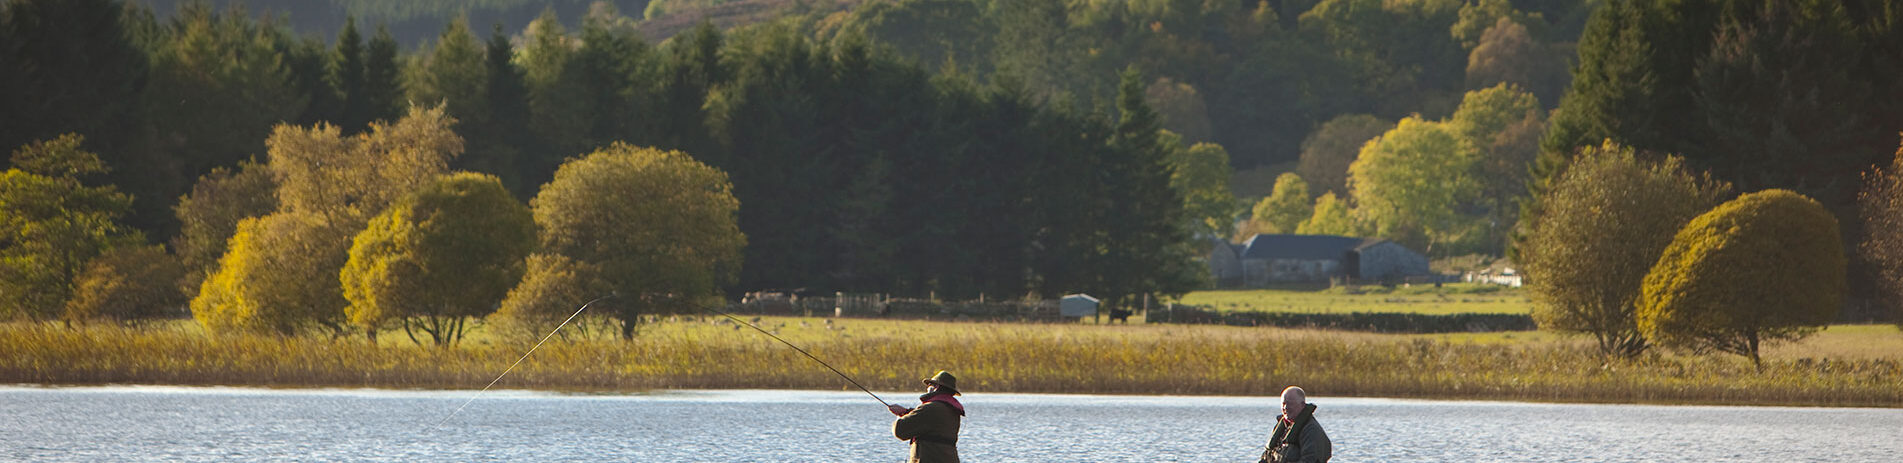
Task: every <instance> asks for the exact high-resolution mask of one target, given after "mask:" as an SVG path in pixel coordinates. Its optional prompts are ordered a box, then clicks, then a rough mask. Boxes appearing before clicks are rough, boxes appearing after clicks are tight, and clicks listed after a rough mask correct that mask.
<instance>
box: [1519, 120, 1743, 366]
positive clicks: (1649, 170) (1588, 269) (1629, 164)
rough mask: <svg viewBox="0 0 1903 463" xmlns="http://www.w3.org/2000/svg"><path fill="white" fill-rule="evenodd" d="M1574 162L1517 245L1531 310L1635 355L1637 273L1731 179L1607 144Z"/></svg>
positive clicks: (1610, 351)
mask: <svg viewBox="0 0 1903 463" xmlns="http://www.w3.org/2000/svg"><path fill="white" fill-rule="evenodd" d="M1574 159H1575V160H1574V161H1573V164H1572V165H1571V166H1569V167H1567V169H1566V173H1565V174H1564V175H1561V176H1560V177H1559V178H1558V180H1557V182H1555V183H1554V184H1553V187H1552V189H1551V190H1550V193H1549V194H1548V196H1547V201H1546V207H1547V210H1546V214H1544V215H1542V216H1540V218H1539V220H1538V221H1536V222H1534V223H1533V224H1532V229H1531V232H1530V234H1529V235H1528V238H1527V239H1526V242H1525V243H1524V245H1523V246H1522V247H1521V251H1520V260H1519V262H1520V265H1521V266H1523V267H1524V270H1525V272H1526V275H1527V278H1528V282H1529V284H1528V290H1529V291H1530V292H1531V296H1532V299H1533V301H1534V310H1533V316H1534V319H1535V320H1536V321H1538V322H1539V325H1540V327H1541V328H1542V329H1547V330H1553V331H1561V332H1574V333H1586V334H1588V335H1591V336H1592V337H1593V339H1594V340H1595V341H1597V343H1598V346H1599V350H1600V352H1602V353H1604V354H1606V355H1608V356H1620V357H1631V356H1635V355H1638V354H1640V353H1642V352H1644V351H1645V349H1646V348H1647V347H1648V344H1647V342H1646V341H1647V337H1646V336H1643V335H1641V332H1640V331H1639V327H1638V325H1637V321H1636V318H1635V315H1634V314H1635V311H1636V310H1637V309H1638V306H1639V296H1640V289H1641V283H1642V281H1643V279H1644V278H1645V272H1646V271H1647V270H1650V269H1651V268H1652V266H1653V265H1654V264H1656V263H1658V262H1659V254H1660V253H1661V252H1663V251H1664V250H1665V248H1666V246H1667V245H1669V244H1671V243H1672V240H1671V236H1672V234H1673V233H1675V232H1676V231H1677V230H1678V229H1679V228H1680V227H1682V226H1683V225H1684V224H1685V222H1687V221H1690V220H1691V219H1692V218H1693V217H1696V216H1697V215H1698V214H1700V213H1703V212H1704V211H1706V210H1708V209H1710V208H1711V207H1712V206H1714V205H1716V204H1718V202H1719V201H1720V200H1722V199H1723V197H1724V196H1725V195H1726V194H1727V193H1728V192H1729V191H1730V186H1729V185H1726V184H1724V183H1723V182H1717V181H1713V180H1711V179H1710V178H1709V176H1702V175H1694V174H1692V173H1689V172H1687V171H1686V170H1685V167H1684V161H1682V160H1680V159H1679V158H1677V157H1668V158H1665V159H1663V160H1659V161H1646V160H1642V159H1640V158H1639V156H1638V154H1636V153H1634V152H1633V150H1632V149H1631V148H1626V147H1622V146H1619V145H1617V144H1613V143H1610V142H1608V143H1606V144H1605V145H1603V146H1601V147H1598V148H1591V149H1587V150H1585V151H1583V152H1582V153H1581V154H1580V155H1579V156H1577V157H1575V158H1574Z"/></svg>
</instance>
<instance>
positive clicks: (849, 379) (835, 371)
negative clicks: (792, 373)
mask: <svg viewBox="0 0 1903 463" xmlns="http://www.w3.org/2000/svg"><path fill="white" fill-rule="evenodd" d="M701 310H705V311H708V312H713V313H717V314H720V315H721V316H724V317H727V318H730V319H733V321H734V323H739V324H742V325H746V326H747V327H748V328H753V330H754V331H759V332H760V334H764V335H766V336H767V337H769V338H773V340H775V341H779V342H780V343H781V344H785V345H786V347H791V348H793V350H796V351H799V353H801V354H804V355H806V358H809V359H813V361H815V362H819V364H820V366H824V367H826V369H828V370H832V371H833V374H836V375H839V377H841V378H846V382H848V383H852V385H854V386H859V390H861V391H866V395H870V396H872V399H873V400H877V401H879V403H881V404H885V406H887V407H890V406H892V404H891V403H889V402H886V401H885V399H881V398H879V395H878V394H873V393H872V390H871V389H866V387H865V386H863V385H860V384H859V382H858V381H853V380H852V377H851V376H846V374H845V373H842V372H840V371H839V369H838V368H833V366H832V365H830V364H827V363H826V361H825V360H820V359H819V357H814V356H813V354H812V353H810V352H807V351H806V349H801V348H800V346H795V345H793V343H790V342H786V340H785V339H780V337H779V336H774V335H773V333H769V332H767V330H763V329H760V327H758V326H754V325H753V324H752V323H747V321H746V320H741V319H740V317H735V316H733V314H730V313H726V312H722V311H720V310H717V309H714V308H712V307H702V308H701Z"/></svg>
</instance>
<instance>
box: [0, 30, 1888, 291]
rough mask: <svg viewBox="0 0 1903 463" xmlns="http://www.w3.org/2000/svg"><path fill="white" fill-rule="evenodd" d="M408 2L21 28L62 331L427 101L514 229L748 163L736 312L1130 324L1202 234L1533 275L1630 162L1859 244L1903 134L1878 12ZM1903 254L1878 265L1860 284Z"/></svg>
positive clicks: (7, 65)
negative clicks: (1880, 170)
mask: <svg viewBox="0 0 1903 463" xmlns="http://www.w3.org/2000/svg"><path fill="white" fill-rule="evenodd" d="M743 4H744V5H750V6H747V7H745V8H741V7H738V6H736V5H743ZM392 5H398V4H391V3H385V2H352V1H341V0H340V1H334V2H273V1H259V2H252V3H249V4H248V6H246V5H225V4H212V3H208V2H197V1H188V2H153V3H152V4H150V5H147V4H144V3H139V2H123V3H122V2H119V1H111V0H73V1H47V0H9V1H8V2H6V3H5V7H4V9H0V44H4V45H0V47H4V48H0V59H4V60H5V61H4V62H0V146H5V147H8V149H13V148H15V147H20V150H19V151H15V152H14V153H15V155H14V162H13V164H12V167H13V168H14V169H13V170H10V171H9V173H8V175H9V178H10V179H15V180H10V181H13V182H16V183H15V184H14V185H20V186H9V187H8V188H9V191H8V192H6V196H5V197H0V200H4V201H5V204H4V205H3V206H4V207H5V208H6V214H7V216H6V220H5V223H4V224H0V226H4V228H5V230H3V231H4V232H5V235H4V237H0V240H4V241H0V249H4V253H5V254H6V255H5V256H4V257H5V259H6V260H5V262H6V265H5V266H4V267H6V272H8V273H7V276H9V278H0V279H5V280H8V281H9V282H8V284H9V285H15V287H12V288H10V289H9V292H10V293H11V292H12V291H22V292H23V293H25V292H33V291H39V292H41V293H44V294H46V295H47V297H45V298H41V299H35V300H38V301H42V302H44V303H46V304H54V305H57V304H58V301H61V300H65V299H70V296H71V295H72V294H73V293H74V291H75V290H74V288H75V286H76V283H74V281H75V280H76V279H77V275H78V274H79V273H80V271H81V270H82V269H83V268H84V267H86V265H87V264H88V263H89V262H90V261H92V260H93V258H94V257H97V256H105V255H114V256H116V255H117V254H109V253H107V252H106V251H108V250H111V249H116V248H132V247H137V246H151V245H158V244H163V245H164V247H163V248H162V250H161V251H159V253H158V255H159V256H163V258H169V259H175V260H176V261H178V262H179V265H182V266H183V268H184V270H183V272H184V273H185V274H187V275H196V277H186V278H184V280H185V281H187V282H188V283H186V284H180V285H176V287H175V289H184V290H185V292H186V293H187V295H186V296H187V297H190V296H192V295H195V294H196V293H197V291H198V285H197V283H198V282H200V281H203V279H204V278H205V277H206V276H208V275H212V274H213V273H214V272H215V271H216V267H217V263H218V262H219V261H220V259H221V258H222V257H223V254H224V253H225V252H226V251H227V245H226V243H227V242H228V241H232V237H233V234H234V233H236V232H237V230H238V229H239V228H240V227H239V224H240V222H242V221H244V220H246V219H247V218H257V217H262V216H265V215H267V214H270V213H271V212H272V211H274V210H279V209H280V208H286V207H290V206H288V204H291V203H290V202H289V200H288V198H286V197H285V195H286V193H285V190H283V189H281V188H279V187H278V186H276V185H274V183H276V182H280V181H283V180H284V177H283V175H282V174H281V173H280V174H273V175H266V174H265V173H264V171H265V170H271V171H272V172H279V171H278V170H276V168H271V169H266V168H264V167H261V166H269V165H270V164H271V163H272V162H273V160H272V159H271V158H270V157H271V153H274V152H275V151H273V148H274V147H272V146H267V144H268V143H267V141H268V140H271V139H272V138H273V133H274V131H280V130H284V128H285V127H292V128H314V130H320V131H321V130H325V128H326V127H328V128H329V129H331V130H335V131H336V132H337V134H338V136H339V137H344V138H348V137H352V136H359V135H361V136H365V137H369V138H365V139H366V140H372V139H377V138H376V137H374V136H372V135H373V134H374V133H375V132H376V130H375V128H376V127H380V126H388V127H396V126H401V125H402V124H401V123H399V120H400V119H403V118H405V117H406V114H415V113H416V112H417V111H423V112H428V111H430V108H439V109H437V110H438V111H441V113H442V115H443V116H442V117H441V118H440V121H442V122H443V123H444V124H446V125H447V127H449V129H450V130H453V133H454V135H455V136H456V137H457V138H458V139H459V140H460V141H459V143H460V144H459V145H458V147H459V151H458V152H459V153H460V154H459V155H454V156H453V157H452V158H450V159H448V160H447V161H445V162H447V165H446V168H447V169H449V170H454V171H468V172H477V173H482V174H487V175H490V176H493V177H494V178H495V180H496V182H498V183H500V184H501V185H502V186H503V188H505V189H506V190H507V191H509V192H510V193H511V194H512V195H513V196H514V198H515V199H516V200H518V201H523V202H528V201H530V200H531V199H533V198H535V197H536V196H537V194H538V192H540V191H542V190H543V188H544V185H547V184H549V183H550V182H551V180H553V179H555V178H556V176H557V171H558V169H560V168H562V166H563V165H564V164H565V163H566V162H568V161H571V160H574V159H575V158H578V157H583V156H585V155H587V154H589V153H591V152H597V151H601V150H605V149H609V148H610V147H611V146H614V145H615V144H617V143H625V144H627V145H630V146H638V147H647V148H654V149H658V150H666V151H679V152H682V153H686V154H687V155H688V156H690V157H691V158H692V159H693V160H694V161H696V162H698V163H704V164H705V165H707V166H711V167H713V168H715V169H717V170H719V171H720V172H722V173H723V174H724V175H725V178H726V179H727V180H729V181H731V188H732V196H733V197H734V198H735V199H737V201H738V204H739V207H738V209H737V212H735V215H736V220H737V223H738V230H739V231H740V232H741V233H742V234H743V235H744V236H745V247H744V251H743V255H742V257H741V259H740V262H739V264H738V265H737V267H738V268H737V270H736V271H733V272H732V276H731V278H728V279H726V280H724V281H721V282H720V283H719V286H720V287H721V288H722V289H724V290H725V291H726V292H727V293H728V294H736V293H738V292H742V291H753V290H761V289H786V290H794V289H798V290H805V291H820V292H831V291H852V292H881V293H891V294H899V295H906V296H915V297H940V298H949V299H971V298H979V297H987V298H1004V299H1010V298H1024V297H1042V298H1049V297H1053V296H1056V295H1061V294H1064V293H1071V292H1088V293H1091V294H1099V295H1105V296H1107V297H1108V298H1109V299H1110V300H1112V301H1114V302H1127V301H1132V300H1134V299H1132V298H1137V297H1141V296H1145V295H1157V296H1169V295H1180V294H1182V293H1183V292H1186V291H1189V290H1192V289H1196V288H1200V287H1204V286H1205V285H1207V284H1208V283H1207V282H1206V281H1205V279H1206V276H1204V275H1203V273H1205V272H1204V271H1203V270H1202V264H1201V263H1200V262H1199V261H1197V259H1198V257H1199V255H1201V254H1202V252H1203V251H1202V250H1203V249H1205V248H1206V246H1208V243H1209V242H1210V241H1211V240H1224V239H1246V238H1247V235H1249V234H1252V233H1327V234H1341V235H1351V236H1375V237H1382V238H1387V239H1391V240H1395V241H1397V242H1401V243H1403V244H1406V245H1408V246H1409V247H1412V248H1415V249H1417V250H1420V251H1423V252H1426V253H1428V254H1430V255H1433V256H1437V257H1444V256H1454V255H1465V254H1478V255H1483V256H1494V257H1499V256H1509V255H1512V254H1514V253H1516V249H1515V248H1516V246H1518V245H1519V243H1522V242H1524V235H1525V233H1526V232H1527V230H1529V226H1528V225H1529V224H1531V223H1533V222H1534V221H1535V220H1536V219H1538V217H1539V214H1541V213H1542V211H1543V207H1544V206H1543V203H1542V199H1541V195H1542V194H1544V191H1545V189H1546V188H1547V187H1548V186H1549V185H1551V184H1552V182H1553V181H1554V180H1555V179H1556V178H1558V175H1559V174H1560V173H1561V172H1562V171H1563V170H1564V167H1565V166H1566V165H1567V164H1568V163H1569V162H1570V161H1571V160H1572V159H1573V158H1574V156H1575V155H1576V154H1577V153H1578V152H1579V150H1580V149H1581V148H1589V147H1596V146H1600V145H1601V143H1602V142H1604V141H1608V140H1609V141H1613V142H1616V143H1618V144H1621V145H1623V146H1625V147H1630V148H1633V149H1636V150H1638V151H1639V152H1642V153H1646V154H1645V156H1650V157H1663V156H1667V155H1670V156H1676V157H1682V158H1683V160H1684V163H1685V165H1686V166H1687V167H1688V168H1690V169H1693V170H1696V171H1698V172H1704V173H1706V174H1708V175H1710V176H1712V177H1715V178H1717V179H1719V180H1722V181H1725V182H1729V184H1731V185H1735V186H1737V190H1738V192H1739V193H1747V192H1751V191H1757V190H1763V189H1772V188H1781V189H1790V190H1793V191H1796V192H1798V193H1801V194H1803V195H1806V196H1808V197H1812V198H1816V199H1817V200H1818V201H1820V202H1821V203H1822V204H1823V205H1824V207H1825V208H1827V209H1828V210H1830V211H1831V212H1832V213H1833V214H1834V215H1835V216H1836V217H1837V219H1838V220H1839V221H1841V222H1842V223H1844V224H1845V225H1844V226H1843V233H1844V235H1845V238H1846V241H1845V242H1847V243H1861V242H1864V240H1863V238H1864V234H1865V231H1864V229H1863V227H1861V226H1860V225H1859V224H1861V223H1864V222H1865V219H1863V218H1861V217H1862V216H1860V215H1859V214H1860V209H1859V206H1858V204H1859V203H1858V201H1859V197H1860V196H1859V192H1862V191H1865V190H1866V188H1865V183H1866V182H1865V180H1864V176H1865V175H1866V174H1868V173H1872V172H1873V169H1874V168H1876V167H1879V166H1885V165H1888V164H1889V161H1890V160H1891V159H1893V153H1895V152H1896V146H1897V144H1898V130H1899V129H1903V113H1897V112H1895V111H1894V110H1892V108H1890V107H1889V106H1888V105H1889V104H1890V102H1894V101H1898V100H1899V97H1903V83H1899V81H1897V80H1896V79H1894V78H1893V77H1894V76H1895V75H1897V74H1898V72H1897V71H1898V70H1899V66H1903V7H1899V6H1897V5H1894V4H1892V3H1890V2H1883V1H1877V0H1836V1H1826V0H1809V1H1800V2H1752V1H1734V0H1684V1H1671V2H1626V1H1616V0H1605V1H1600V0H1571V1H1568V0H1514V1H1509V0H1465V1H1463V0H1415V1H1391V0H1388V1H1384V0H1320V1H1304V0H1279V1H1256V2H1250V1H1214V0H1208V1H1197V0H1129V1H1116V0H1106V1H1060V0H1036V1H991V0H901V1H863V2H719V1H655V2H594V3H588V4H583V3H582V2H579V1H556V2H537V3H534V4H530V2H520V1H508V0H493V1H451V0H443V1H433V2H414V3H408V2H406V3H402V4H400V5H408V7H407V8H396V7H394V6H392ZM689 17H691V18H695V19H698V21H697V22H695V23H692V24H690V25H688V26H685V27H682V26H679V25H676V26H670V27H668V28H660V27H659V25H661V24H662V23H664V22H667V21H675V22H679V21H681V20H682V19H681V18H689ZM419 28H422V29H425V30H428V29H434V30H433V31H431V32H429V33H428V34H419V33H417V32H416V31H417V30H418V29H419ZM398 31H402V32H401V33H400V34H401V38H399V32H398ZM670 32H671V33H670ZM419 35H421V38H418V36H419ZM425 125H427V124H425ZM67 134H74V135H73V136H66V135H67ZM398 151H400V150H398ZM82 152H83V153H86V154H89V155H94V156H95V157H96V161H97V162H96V164H95V163H90V162H87V161H86V159H87V157H86V156H72V154H73V153H82ZM393 152H394V151H393ZM49 153H53V154H49ZM58 153H65V154H61V155H54V154H58ZM23 154H25V155H23ZM49 159H51V160H49ZM36 160H37V161H36ZM36 185H37V186H36ZM1271 185H1273V186H1271ZM34 188H39V189H38V190H36V189H34ZM46 191H66V192H69V193H71V194H69V195H67V196H64V198H66V199H65V200H69V201H76V202H73V203H69V204H63V205H53V206H50V207H49V206H48V204H47V201H48V200H47V199H46V198H45V195H46V194H48V193H46ZM73 198H80V199H73ZM280 203H283V204H280ZM1864 209H1869V208H1868V207H1866V208H1864ZM378 212H379V211H359V212H353V214H358V215H359V216H361V218H362V220H366V221H367V220H369V219H368V217H370V216H374V215H376V214H377V213H378ZM365 223H367V222H365ZM49 224H61V225H59V226H61V227H66V228H60V229H59V231H58V232H57V233H55V232H52V231H48V230H53V228H48V227H50V226H51V225H49ZM359 225H362V224H359ZM55 235H57V236H62V237H65V238H60V239H63V240H66V241H57V242H50V241H47V240H48V239H50V238H45V237H46V236H55ZM346 236H347V235H346ZM339 249H340V252H341V248H339ZM149 253H150V252H149V251H148V254H149ZM1871 255H1874V254H1871ZM153 258H160V257H153ZM339 261H340V262H341V258H339ZM1879 264H1880V263H1878V262H1874V261H1873V260H1871V259H1866V258H1863V257H1862V254H1859V255H1853V257H1852V259H1851V262H1850V263H1849V264H1848V265H1849V266H1850V267H1851V269H1852V270H1851V286H1852V293H1853V294H1857V295H1863V296H1868V298H1876V295H1877V293H1878V291H1877V289H1876V288H1878V287H1879V286H1881V285H1878V284H1876V280H1877V278H1876V276H1875V275H1878V274H1879V273H1880V271H1881V268H1880V267H1881V265H1879ZM26 275H31V277H30V278H29V277H27V276H26ZM47 288H51V289H47ZM31 313H34V311H33V310H31V309H21V308H16V309H13V310H10V311H9V315H12V316H15V317H22V316H26V317H28V318H34V316H30V314H31Z"/></svg>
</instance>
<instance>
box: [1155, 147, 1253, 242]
mask: <svg viewBox="0 0 1903 463" xmlns="http://www.w3.org/2000/svg"><path fill="white" fill-rule="evenodd" d="M1164 138H1165V141H1164V143H1166V144H1175V145H1176V146H1175V149H1172V150H1170V153H1169V164H1170V189H1172V190H1175V191H1176V195H1177V196H1178V197H1181V198H1183V212H1184V215H1186V216H1188V218H1189V226H1190V230H1191V231H1192V233H1194V234H1196V235H1198V236H1215V237H1223V236H1229V235H1230V234H1232V233H1233V232H1234V231H1235V230H1234V229H1235V227H1236V225H1235V222H1236V195H1235V194H1234V193H1230V192H1229V177H1230V175H1232V172H1231V171H1230V169H1229V152H1228V151H1225V150H1223V149H1222V145H1217V144H1214V143H1197V144H1195V145H1194V146H1190V147H1187V148H1184V147H1182V146H1181V145H1180V144H1178V143H1180V142H1179V141H1178V140H1180V138H1178V137H1176V135H1175V134H1169V135H1168V136H1165V137H1164Z"/></svg>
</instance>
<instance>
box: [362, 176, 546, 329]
mask: <svg viewBox="0 0 1903 463" xmlns="http://www.w3.org/2000/svg"><path fill="white" fill-rule="evenodd" d="M534 245H535V223H534V219H533V218H532V217H530V214H529V209H528V207H527V206H524V205H522V204H521V203H519V202H517V201H516V200H515V198H513V197H511V196H510V195H509V192H508V189H506V188H503V187H502V183H501V181H500V180H497V179H496V178H495V177H494V176H489V175H484V174H477V173H460V174H453V175H445V176H443V177H441V178H439V179H438V180H437V181H436V182H434V183H431V184H428V185H425V186H424V187H423V188H422V189H420V190H417V191H415V192H412V193H410V194H409V195H406V196H404V197H403V198H402V199H401V200H398V201H397V202H396V204H392V205H391V206H390V207H389V208H387V209H385V210H384V212H383V213H382V214H379V215H377V217H376V218H373V219H371V220H370V223H369V226H368V227H366V228H365V229H364V230H363V232H361V233H358V234H357V236H356V238H354V239H353V240H352V244H351V247H350V259H349V261H347V262H346V263H345V264H344V268H343V273H342V275H341V278H342V282H343V291H344V298H346V299H348V300H350V306H348V307H346V308H345V309H344V313H345V315H347V316H348V317H349V319H350V323H351V324H353V325H356V326H358V327H360V328H363V329H365V330H368V331H370V332H371V333H375V332H376V330H377V329H378V328H381V327H384V326H387V325H388V324H389V323H392V322H401V323H402V325H403V331H404V333H406V334H408V335H409V336H410V340H411V341H417V339H416V334H415V333H414V331H413V330H412V329H413V328H414V329H416V330H421V331H423V332H425V333H428V334H429V337H430V340H431V341H432V342H433V343H435V344H437V345H445V344H453V343H456V342H457V341H460V340H461V339H462V335H463V333H464V330H463V328H464V327H465V326H466V323H467V321H468V320H469V319H470V318H480V317H483V316H486V315H488V314H489V313H491V312H493V311H495V310H496V305H497V303H499V302H501V300H502V297H503V296H504V295H506V292H507V291H508V289H509V287H510V286H511V285H514V284H515V283H517V282H520V281H521V280H522V272H523V269H522V265H523V264H522V262H523V259H524V258H526V257H527V256H528V253H529V251H530V249H531V248H532V247H533V246H534ZM372 336H373V337H374V334H373V335H372Z"/></svg>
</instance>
